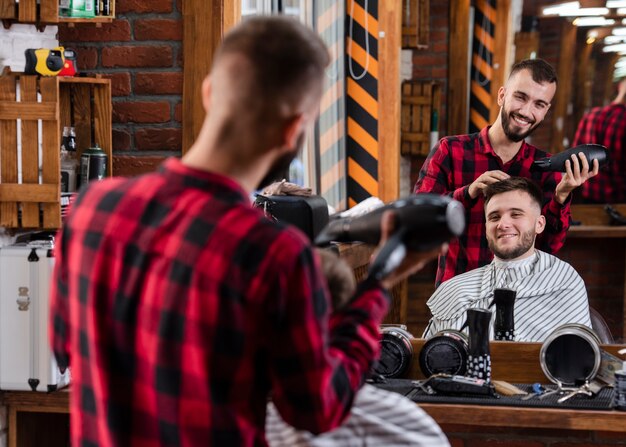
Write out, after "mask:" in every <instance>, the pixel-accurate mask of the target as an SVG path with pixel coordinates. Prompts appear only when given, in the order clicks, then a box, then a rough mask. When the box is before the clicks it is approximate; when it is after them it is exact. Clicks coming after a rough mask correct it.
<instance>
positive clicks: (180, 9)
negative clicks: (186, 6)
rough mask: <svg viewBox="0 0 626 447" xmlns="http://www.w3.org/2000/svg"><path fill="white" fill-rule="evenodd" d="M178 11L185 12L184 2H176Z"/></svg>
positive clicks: (178, 0)
mask: <svg viewBox="0 0 626 447" xmlns="http://www.w3.org/2000/svg"><path fill="white" fill-rule="evenodd" d="M176 11H178V12H180V13H182V12H183V0H176Z"/></svg>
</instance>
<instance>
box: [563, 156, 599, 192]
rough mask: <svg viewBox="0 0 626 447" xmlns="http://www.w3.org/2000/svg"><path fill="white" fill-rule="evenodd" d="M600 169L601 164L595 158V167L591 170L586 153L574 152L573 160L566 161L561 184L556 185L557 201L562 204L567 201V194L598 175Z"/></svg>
mask: <svg viewBox="0 0 626 447" xmlns="http://www.w3.org/2000/svg"><path fill="white" fill-rule="evenodd" d="M578 157H580V162H579V161H578ZM599 170H600V164H599V163H598V160H593V169H591V170H589V161H588V160H587V157H585V154H584V153H582V152H579V153H578V156H576V155H575V154H572V157H571V160H566V161H565V174H564V175H563V178H562V179H561V181H560V182H559V184H558V185H556V192H555V194H554V198H555V199H556V201H557V202H559V203H560V204H563V203H565V200H567V196H568V195H569V194H570V193H571V192H572V191H573V190H574V189H576V188H578V187H579V186H580V185H582V184H583V183H585V182H586V181H587V180H589V179H590V178H591V177H594V176H596V175H597V174H598V171H599Z"/></svg>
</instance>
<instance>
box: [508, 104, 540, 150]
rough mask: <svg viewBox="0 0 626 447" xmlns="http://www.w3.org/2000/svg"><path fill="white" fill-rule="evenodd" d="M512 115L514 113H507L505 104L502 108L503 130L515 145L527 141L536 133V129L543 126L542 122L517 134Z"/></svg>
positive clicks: (535, 123)
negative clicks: (540, 125) (527, 138)
mask: <svg viewBox="0 0 626 447" xmlns="http://www.w3.org/2000/svg"><path fill="white" fill-rule="evenodd" d="M512 113H513V112H509V111H507V109H506V103H503V104H502V108H501V109H500V119H501V121H502V129H503V130H504V134H505V135H506V136H507V138H508V139H509V140H511V141H513V142H514V143H518V142H520V141H522V140H523V139H525V138H526V137H527V136H529V135H530V134H531V133H533V132H534V131H535V129H536V128H537V127H538V126H539V124H541V122H539V123H538V122H534V123H532V124H531V126H530V127H529V128H528V130H527V131H526V132H515V131H514V130H513V126H514V124H513V123H512V122H511V121H512V118H511V114H512Z"/></svg>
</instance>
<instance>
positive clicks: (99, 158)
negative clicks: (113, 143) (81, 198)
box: [80, 144, 109, 186]
mask: <svg viewBox="0 0 626 447" xmlns="http://www.w3.org/2000/svg"><path fill="white" fill-rule="evenodd" d="M108 161H109V157H108V156H107V154H106V153H105V152H104V151H103V150H102V149H100V147H99V146H98V145H97V144H96V145H95V146H94V147H90V148H89V149H85V150H84V151H83V153H82V155H81V156H80V184H81V186H82V185H86V184H87V183H89V182H90V181H92V180H102V179H103V178H105V177H106V175H107V164H108Z"/></svg>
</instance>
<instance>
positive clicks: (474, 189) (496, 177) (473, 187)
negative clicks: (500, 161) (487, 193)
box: [467, 170, 510, 199]
mask: <svg viewBox="0 0 626 447" xmlns="http://www.w3.org/2000/svg"><path fill="white" fill-rule="evenodd" d="M509 177H510V175H509V174H507V173H506V172H503V171H498V170H496V171H487V172H483V173H482V174H481V175H480V177H478V178H477V179H476V180H474V182H473V183H472V184H470V185H469V189H468V191H467V192H468V193H469V195H470V197H471V198H472V199H475V198H476V197H478V194H479V193H481V192H483V191H484V189H485V188H486V187H487V186H489V185H491V184H492V183H496V182H499V181H500V180H506V179H508V178H509Z"/></svg>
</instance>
